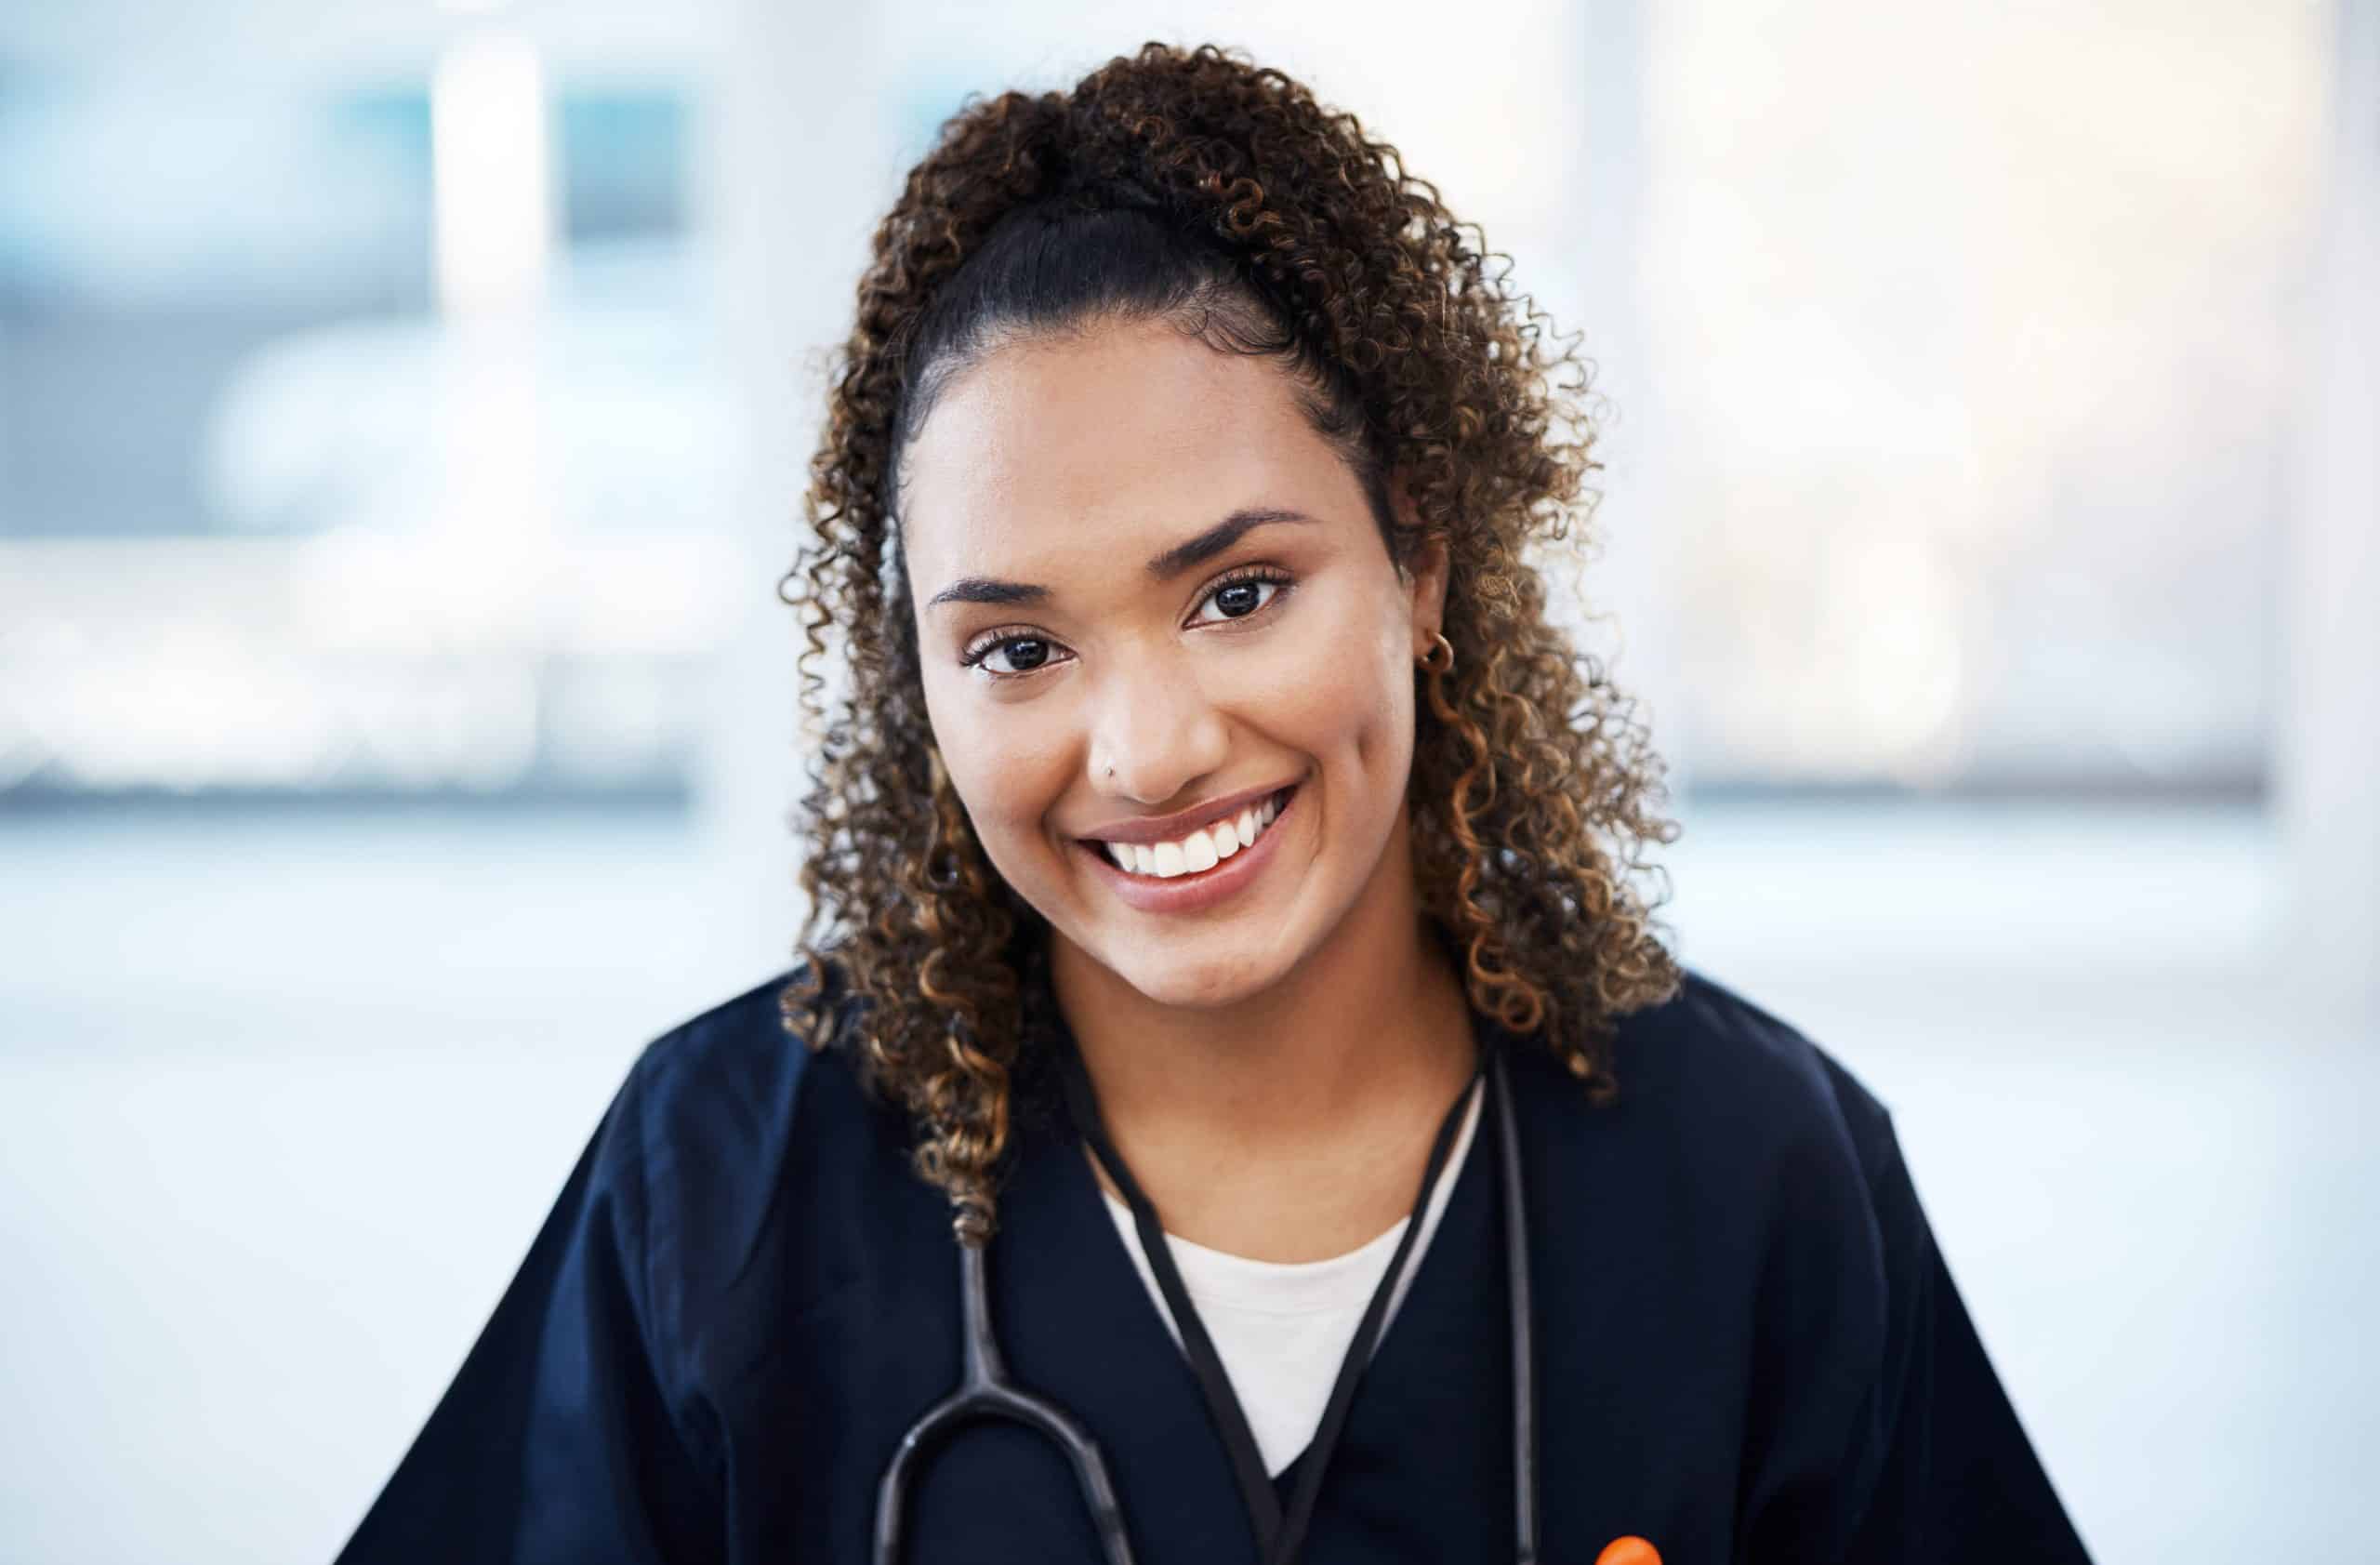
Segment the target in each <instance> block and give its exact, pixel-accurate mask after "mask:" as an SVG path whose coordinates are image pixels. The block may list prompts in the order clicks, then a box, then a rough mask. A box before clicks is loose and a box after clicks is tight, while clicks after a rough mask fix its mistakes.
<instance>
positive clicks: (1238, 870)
mask: <svg viewBox="0 0 2380 1565" xmlns="http://www.w3.org/2000/svg"><path fill="white" fill-rule="evenodd" d="M1303 791H1304V784H1303V783H1302V782H1300V783H1294V784H1291V785H1290V787H1289V789H1287V790H1285V791H1284V792H1283V793H1282V794H1281V795H1280V796H1279V797H1280V801H1281V803H1280V809H1279V811H1278V812H1277V813H1276V815H1275V816H1273V824H1272V825H1270V826H1268V827H1266V828H1265V829H1263V832H1261V833H1260V834H1259V835H1258V836H1257V839H1256V841H1255V842H1252V843H1250V845H1249V846H1247V847H1244V848H1242V849H1240V850H1239V851H1238V852H1237V853H1236V854H1234V855H1231V856H1230V857H1229V858H1226V859H1223V860H1222V861H1221V862H1219V863H1217V864H1216V865H1215V867H1214V868H1213V869H1197V870H1191V871H1188V872H1185V873H1183V874H1180V875H1174V876H1170V877H1167V878H1162V879H1161V878H1159V877H1157V876H1156V875H1138V874H1134V873H1132V872H1131V870H1129V869H1121V868H1119V867H1118V866H1117V863H1116V861H1115V860H1114V859H1112V858H1110V857H1108V856H1107V850H1106V849H1105V848H1104V847H1103V846H1101V845H1100V844H1099V843H1097V842H1078V843H1077V844H1076V845H1077V846H1078V847H1079V848H1080V849H1081V850H1082V851H1083V853H1085V854H1086V855H1089V856H1090V858H1091V862H1092V863H1093V864H1095V865H1096V866H1097V867H1098V869H1099V871H1100V873H1101V874H1103V875H1104V876H1105V877H1106V879H1107V883H1108V884H1109V885H1111V886H1112V887H1114V888H1115V891H1116V895H1117V896H1119V897H1121V898H1122V899H1123V900H1124V902H1125V903H1126V905H1128V906H1130V907H1131V908H1137V909H1139V910H1140V911H1142V912H1144V913H1188V912H1196V911H1197V910H1198V909H1199V908H1210V907H1212V906H1214V905H1215V904H1216V903H1218V902H1221V901H1223V900H1224V899H1225V898H1226V897H1230V896H1233V895H1237V894H1238V893H1239V892H1240V891H1241V890H1242V889H1243V888H1245V887H1246V886H1247V885H1248V883H1249V882H1251V881H1253V880H1255V879H1256V877H1257V876H1258V875H1259V874H1262V873H1263V869H1264V867H1265V866H1266V865H1267V864H1270V863H1271V862H1272V861H1273V859H1274V857H1275V856H1276V855H1277V854H1278V853H1279V851H1280V842H1279V839H1280V836H1281V827H1282V824H1283V823H1284V822H1285V821H1287V820H1288V819H1289V816H1291V815H1292V814H1293V813H1295V811H1296V807H1297V802H1298V795H1299V794H1300V793H1302V792H1303Z"/></svg>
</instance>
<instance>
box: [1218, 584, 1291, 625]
mask: <svg viewBox="0 0 2380 1565" xmlns="http://www.w3.org/2000/svg"><path fill="white" fill-rule="evenodd" d="M1288 587H1289V582H1288V581H1287V580H1286V579H1284V578H1282V577H1273V576H1256V577H1239V578H1237V579H1236V580H1233V581H1226V582H1224V583H1223V585H1222V586H1220V587H1218V588H1216V589H1215V590H1213V591H1211V592H1210V593H1208V594H1207V598H1206V601H1207V602H1208V603H1212V604H1214V605H1215V607H1216V608H1218V609H1220V610H1221V611H1222V612H1223V617H1224V618H1225V619H1245V618H1247V617H1249V616H1250V615H1252V614H1255V613H1257V612H1258V611H1259V610H1261V609H1264V608H1267V607H1269V606H1271V604H1272V603H1273V601H1274V600H1275V599H1276V598H1278V597H1279V596H1280V595H1281V593H1282V592H1283V591H1285V590H1287V589H1288ZM1207 623H1210V624H1211V623H1213V622H1212V621H1211V620H1210V621H1208V622H1207Z"/></svg>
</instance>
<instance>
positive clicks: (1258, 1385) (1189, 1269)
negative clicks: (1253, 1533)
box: [1101, 1081, 1484, 1477]
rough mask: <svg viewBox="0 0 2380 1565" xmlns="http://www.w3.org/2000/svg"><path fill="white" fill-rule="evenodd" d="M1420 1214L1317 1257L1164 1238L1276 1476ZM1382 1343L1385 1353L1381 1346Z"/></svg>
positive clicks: (1478, 1089)
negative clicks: (1253, 1252) (1265, 1255)
mask: <svg viewBox="0 0 2380 1565" xmlns="http://www.w3.org/2000/svg"><path fill="white" fill-rule="evenodd" d="M1483 1087H1484V1083H1483V1082H1480V1081H1474V1082H1473V1083H1472V1087H1471V1093H1470V1097H1469V1101H1468V1103H1467V1104H1466V1105H1465V1106H1464V1108H1463V1111H1462V1123H1461V1127H1460V1128H1459V1129H1458V1130H1457V1131H1456V1132H1455V1142H1454V1146H1453V1147H1451V1148H1449V1149H1448V1153H1447V1165H1446V1167H1445V1168H1443V1169H1441V1170H1440V1171H1439V1172H1438V1182H1437V1184H1436V1185H1435V1187H1433V1188H1432V1189H1431V1191H1430V1200H1429V1204H1428V1205H1427V1206H1426V1207H1424V1208H1423V1209H1422V1212H1421V1233H1420V1234H1419V1235H1418V1236H1417V1237H1416V1238H1415V1239H1414V1240H1413V1253H1411V1254H1410V1255H1408V1256H1407V1257H1406V1263H1405V1270H1404V1272H1403V1274H1402V1275H1400V1276H1399V1277H1398V1278H1397V1280H1396V1285H1395V1288H1394V1289H1393V1290H1391V1292H1390V1293H1389V1296H1388V1313H1387V1314H1386V1315H1385V1316H1384V1317H1383V1318H1382V1323H1381V1336H1382V1338H1385V1337H1386V1336H1387V1334H1388V1328H1389V1325H1390V1323H1391V1322H1393V1321H1395V1319H1396V1309H1397V1306H1399V1305H1400V1304H1402V1303H1404V1301H1405V1293H1406V1290H1407V1289H1408V1287H1409V1286H1411V1284H1412V1281H1413V1277H1414V1274H1415V1273H1416V1272H1418V1271H1419V1270H1420V1269H1421V1256H1422V1253H1423V1252H1425V1251H1427V1250H1428V1249H1429V1247H1430V1236H1431V1235H1432V1234H1433V1233H1435V1231H1436V1230H1437V1227H1438V1219H1439V1218H1440V1217H1441V1216H1442V1215H1443V1214H1445V1212H1446V1206H1447V1198H1448V1195H1450V1194H1451V1193H1452V1192H1453V1190H1454V1184H1455V1176H1456V1175H1457V1174H1460V1173H1461V1171H1462V1164H1463V1160H1464V1159H1465V1158H1466V1157H1468V1156H1469V1155H1470V1152H1471V1142H1472V1133H1473V1132H1474V1131H1475V1130H1476V1129H1477V1128H1478V1125H1479V1105H1480V1101H1481V1093H1482V1091H1483ZM1101 1194H1102V1195H1103V1196H1104V1198H1105V1200H1106V1203H1107V1215H1108V1216H1109V1217H1110V1218H1112V1219H1113V1220H1114V1221H1115V1224H1116V1231H1117V1233H1118V1234H1120V1235H1122V1236H1123V1240H1124V1247H1125V1248H1126V1249H1127V1250H1129V1251H1131V1255H1132V1266H1133V1268H1134V1269H1135V1270H1137V1271H1138V1272H1139V1273H1140V1274H1141V1282H1142V1285H1143V1286H1144V1287H1145V1288H1147V1290H1148V1292H1149V1297H1150V1298H1152V1299H1154V1300H1156V1301H1157V1314H1158V1315H1159V1316H1160V1317H1161V1318H1162V1319H1163V1320H1164V1321H1165V1325H1166V1330H1168V1331H1169V1332H1171V1333H1173V1340H1174V1342H1175V1343H1176V1344H1177V1345H1178V1344H1180V1342H1181V1341H1182V1329H1181V1327H1180V1325H1178V1324H1177V1323H1176V1322H1175V1320H1174V1319H1173V1311H1172V1310H1171V1309H1170V1308H1169V1307H1168V1306H1167V1305H1166V1302H1165V1294H1164V1292H1163V1291H1162V1290H1161V1289H1159V1288H1158V1286H1157V1272H1156V1270H1155V1269H1154V1268H1153V1267H1150V1265H1149V1257H1148V1252H1147V1251H1146V1250H1144V1249H1143V1248H1142V1246H1141V1235H1140V1230H1139V1228H1138V1227H1136V1226H1135V1225H1134V1224H1133V1222H1132V1212H1131V1208H1130V1207H1128V1206H1126V1205H1125V1204H1124V1203H1123V1202H1122V1201H1120V1200H1117V1199H1116V1197H1115V1196H1114V1195H1113V1194H1112V1193H1110V1192H1108V1191H1106V1190H1105V1189H1104V1187H1103V1189H1102V1191H1101ZM1412 1220H1413V1219H1412V1218H1411V1217H1409V1216H1407V1217H1399V1218H1398V1219H1397V1220H1396V1221H1395V1223H1394V1224H1393V1225H1391V1226H1390V1227H1388V1228H1387V1229H1386V1231H1384V1232H1382V1233H1381V1234H1380V1235H1379V1236H1378V1237H1376V1238H1374V1239H1372V1240H1369V1241H1367V1242H1366V1243H1364V1244H1361V1245H1358V1246H1357V1247H1356V1248H1355V1249H1353V1250H1350V1251H1348V1252H1347V1253H1344V1254H1342V1255H1332V1256H1330V1257H1329V1258H1328V1259H1325V1260H1320V1261H1289V1262H1283V1261H1257V1260H1250V1258H1249V1257H1247V1256H1245V1255H1234V1254H1230V1253H1226V1252H1224V1251H1221V1250H1210V1249H1209V1248H1207V1247H1206V1246H1205V1245H1203V1244H1193V1243H1191V1242H1190V1241H1189V1240H1186V1239H1180V1238H1177V1237H1175V1236H1174V1235H1172V1234H1168V1235H1166V1236H1165V1242H1166V1246H1167V1248H1168V1249H1170V1250H1171V1251H1172V1252H1173V1264H1174V1266H1175V1267H1177V1268H1179V1269H1180V1271H1181V1273H1182V1286H1183V1290H1184V1291H1185V1292H1187V1293H1189V1295H1190V1302H1191V1304H1192V1305H1193V1306H1196V1307H1197V1311H1198V1319H1199V1320H1200V1321H1201V1322H1203V1323H1204V1324H1205V1326H1206V1328H1207V1335H1208V1336H1209V1337H1210V1338H1212V1339H1213V1341H1214V1345H1215V1355H1216V1357H1217V1358H1219V1359H1222V1360H1223V1373H1225V1374H1227V1375H1228V1376H1230V1378H1231V1388H1232V1395H1233V1396H1234V1397H1235V1398H1236V1399H1237V1400H1238V1402H1239V1407H1240V1412H1243V1413H1245V1414H1246V1415H1247V1418H1248V1427H1249V1432H1250V1434H1252V1435H1254V1436H1255V1437H1256V1449H1257V1452H1258V1453H1259V1454H1260V1455H1262V1456H1263V1459H1264V1471H1265V1472H1266V1474H1267V1475H1269V1476H1273V1477H1278V1476H1279V1475H1280V1473H1281V1471H1282V1469H1284V1468H1286V1467H1287V1466H1289V1464H1290V1463H1291V1462H1293V1461H1295V1460H1296V1459H1297V1454H1298V1452H1301V1451H1303V1450H1304V1449H1305V1448H1306V1446H1307V1444H1308V1443H1309V1442H1310V1441H1311V1440H1312V1439H1314V1433H1315V1430H1316V1428H1317V1427H1319V1426H1320V1425H1321V1423H1322V1412H1323V1409H1324V1408H1325V1407H1326V1406H1327V1405H1328V1404H1329V1400H1330V1388H1331V1386H1332V1385H1333V1384H1335V1383H1336V1382H1337V1380H1338V1378H1339V1366H1340V1364H1341V1363H1342V1361H1343V1360H1344V1359H1346V1356H1347V1345H1348V1344H1349V1343H1352V1342H1353V1341H1355V1328H1356V1327H1357V1326H1359V1325H1361V1324H1362V1323H1363V1319H1364V1310H1365V1308H1366V1307H1367V1306H1369V1305H1370V1303H1371V1302H1372V1293H1373V1291H1374V1290H1375V1289H1377V1288H1378V1287H1379V1286H1380V1280H1381V1278H1382V1275H1383V1274H1385V1273H1386V1272H1387V1270H1388V1264H1389V1262H1390V1261H1392V1260H1394V1259H1395V1256H1396V1246H1397V1242H1398V1241H1399V1240H1402V1239H1403V1238H1404V1237H1405V1227H1406V1225H1407V1224H1408V1223H1410V1222H1411V1221H1412ZM1373 1346H1374V1348H1375V1350H1377V1348H1378V1346H1379V1344H1378V1342H1377V1341H1375V1343H1374V1345H1373Z"/></svg>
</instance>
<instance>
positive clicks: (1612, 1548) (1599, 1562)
mask: <svg viewBox="0 0 2380 1565" xmlns="http://www.w3.org/2000/svg"><path fill="white" fill-rule="evenodd" d="M1595 1565H1661V1551H1660V1550H1659V1549H1657V1548H1655V1547H1654V1546H1653V1545H1650V1544H1648V1543H1646V1541H1645V1540H1644V1539H1642V1538H1640V1537H1638V1536H1636V1535H1635V1534H1634V1533H1633V1532H1632V1533H1630V1534H1629V1535H1628V1536H1627V1537H1624V1538H1614V1539H1612V1540H1611V1542H1609V1543H1607V1544H1606V1545H1603V1552H1602V1553H1601V1554H1598V1555H1596V1556H1595Z"/></svg>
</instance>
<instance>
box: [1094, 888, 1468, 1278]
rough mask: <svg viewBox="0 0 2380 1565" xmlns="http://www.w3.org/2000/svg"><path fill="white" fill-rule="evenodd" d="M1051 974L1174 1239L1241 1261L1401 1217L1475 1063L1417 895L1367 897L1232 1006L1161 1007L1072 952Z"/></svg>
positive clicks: (1302, 1254) (1301, 1256)
mask: <svg viewBox="0 0 2380 1565" xmlns="http://www.w3.org/2000/svg"><path fill="white" fill-rule="evenodd" d="M1392 883H1395V882H1392ZM1367 904H1369V906H1367ZM1050 971H1051V986H1052V989H1053V991H1054V993H1055V995H1056V998H1057V1001H1058V1003H1059V1005H1060V1007H1061V1009H1062V1010H1064V1013H1065V1016H1066V1022H1067V1026H1068V1028H1069V1029H1070V1030H1071V1031H1072V1032H1073V1033H1074V1035H1075V1039H1076V1041H1077V1044H1078V1047H1079V1048H1080V1050H1081V1053H1082V1057H1083V1063H1084V1066H1085V1068H1087V1069H1088V1071H1089V1073H1090V1076H1091V1084H1092V1087H1093V1089H1094V1091H1095V1092H1096V1093H1097V1094H1098V1097H1099V1107H1100V1118H1101V1119H1102V1121H1104V1124H1105V1126H1106V1129H1107V1134H1108V1135H1109V1137H1110V1139H1111V1140H1112V1141H1113V1142H1114V1143H1115V1146H1116V1148H1117V1153H1118V1155H1119V1156H1121V1157H1122V1158H1123V1159H1124V1160H1125V1162H1126V1163H1127V1164H1129V1165H1130V1166H1131V1171H1132V1174H1133V1177H1134V1178H1135V1179H1136V1180H1137V1181H1138V1182H1139V1183H1140V1185H1141V1187H1142V1188H1143V1189H1144V1190H1145V1191H1146V1192H1147V1194H1148V1196H1149V1199H1150V1201H1151V1202H1152V1204H1154V1205H1155V1206H1156V1207H1157V1212H1158V1214H1159V1215H1160V1216H1161V1217H1162V1218H1163V1219H1164V1223H1165V1227H1166V1228H1167V1230H1168V1231H1169V1232H1170V1233H1173V1234H1175V1235H1178V1236H1179V1237H1182V1238H1183V1239H1188V1240H1193V1241H1194V1242H1197V1243H1200V1244H1205V1245H1208V1246H1209V1247H1210V1248H1212V1249H1218V1250H1223V1251H1227V1252H1229V1253H1234V1254H1243V1255H1250V1256H1252V1257H1254V1258H1257V1259H1262V1260H1281V1261H1290V1260H1315V1259H1320V1258H1323V1257H1326V1256H1329V1255H1335V1254H1340V1253H1344V1252H1345V1251H1347V1250H1352V1249H1354V1248H1355V1247H1356V1246H1358V1245H1360V1244H1362V1243H1364V1242H1365V1241H1367V1240H1370V1239H1372V1238H1374V1237H1375V1236H1377V1235H1378V1234H1379V1233H1381V1232H1382V1231H1383V1230H1384V1229H1385V1228H1387V1227H1389V1226H1390V1225H1391V1224H1393V1223H1394V1222H1395V1220H1396V1219H1397V1218H1399V1217H1402V1216H1404V1215H1405V1214H1407V1213H1408V1212H1409V1211H1410V1210H1411V1208H1412V1204H1413V1199H1414V1195H1415V1192H1416V1190H1417V1188H1418V1187H1419V1183H1420V1178H1421V1172H1422V1169H1423V1166H1424V1164H1425V1163H1426V1162H1427V1160H1428V1156H1429V1148H1430V1144H1431V1141H1432V1140H1433V1138H1434V1137H1435V1133H1436V1131H1437V1128H1438V1125H1439V1123H1440V1121H1441V1120H1442V1118H1443V1116H1444V1115H1445V1113H1446V1111H1447V1109H1448V1106H1449V1105H1450V1104H1451V1103H1452V1102H1453V1101H1454V1099H1455V1097H1456V1095H1457V1094H1459V1093H1460V1092H1461V1087H1462V1084H1463V1082H1464V1081H1466V1080H1467V1079H1468V1078H1469V1077H1470V1075H1471V1072H1472V1070H1473V1068H1474V1063H1475V1061H1474V1042H1473V1036H1472V1031H1471V1016H1470V1010H1469V1006H1468V1003H1467V1001H1466V1000H1465V997H1464V993H1463V988H1462V984H1461V978H1460V976H1459V975H1458V974H1457V972H1456V970H1455V967H1454V963H1453V962H1452V960H1451V959H1450V958H1449V956H1448V953H1447V951H1446V950H1445V948H1443V946H1442V945H1441V944H1440V942H1439V941H1438V940H1437V939H1436V938H1435V936H1434V935H1432V934H1431V933H1430V932H1429V929H1428V927H1427V926H1426V924H1425V923H1424V922H1423V921H1422V919H1421V915H1420V912H1419V909H1418V908H1417V907H1416V905H1415V904H1414V902H1413V900H1412V898H1411V897H1410V896H1409V895H1408V896H1407V897H1405V898H1403V899H1402V902H1401V905H1400V901H1399V899H1397V898H1394V897H1379V898H1371V897H1367V898H1362V899H1359V901H1358V904H1357V907H1356V908H1352V909H1350V912H1349V915H1348V917H1347V918H1346V919H1344V920H1342V922H1341V924H1340V926H1339V928H1338V929H1337V930H1336V931H1334V932H1333V934H1332V935H1331V937H1330V938H1329V941H1327V942H1326V943H1325V944H1324V945H1323V946H1322V947H1321V948H1318V949H1316V951H1314V952H1312V953H1310V954H1309V955H1308V957H1307V958H1306V960H1305V961H1303V962H1300V963H1299V964H1298V966H1297V968H1296V970H1295V971H1294V972H1292V973H1291V974H1290V975H1289V976H1287V977H1285V978H1284V979H1282V980H1281V981H1280V982H1279V983H1277V984H1275V985H1273V986H1271V987H1269V988H1265V989H1263V991H1261V992H1258V993H1255V994H1251V995H1250V996H1248V997H1247V998H1246V999H1245V1000H1243V1001H1237V1002H1236V1003H1233V1004H1229V1005H1221V1006H1213V1007H1204V1008H1196V1009H1194V1008H1188V1007H1183V1006H1170V1005H1163V1004H1159V1003H1157V1002H1155V1001H1151V1000H1149V999H1148V997H1147V996H1146V995H1144V994H1142V993H1141V992H1140V991H1139V990H1138V989H1135V988H1132V987H1131V985H1130V984H1128V983H1126V982H1125V981H1124V980H1123V979H1122V978H1120V977H1118V976H1117V975H1116V974H1115V973H1114V972H1113V971H1112V970H1110V969H1108V968H1106V967H1104V966H1103V965H1102V964H1100V963H1099V962H1096V961H1094V960H1093V959H1091V957H1090V956H1089V955H1088V953H1086V952H1084V951H1082V950H1081V949H1080V948H1077V947H1074V946H1071V945H1070V944H1068V943H1067V942H1065V941H1064V940H1057V941H1054V942H1053V945H1052V947H1051V969H1050ZM1103 1175H1104V1171H1103ZM1103 1183H1106V1181H1105V1180H1104V1177H1103Z"/></svg>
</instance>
